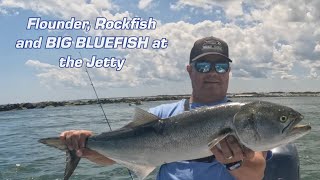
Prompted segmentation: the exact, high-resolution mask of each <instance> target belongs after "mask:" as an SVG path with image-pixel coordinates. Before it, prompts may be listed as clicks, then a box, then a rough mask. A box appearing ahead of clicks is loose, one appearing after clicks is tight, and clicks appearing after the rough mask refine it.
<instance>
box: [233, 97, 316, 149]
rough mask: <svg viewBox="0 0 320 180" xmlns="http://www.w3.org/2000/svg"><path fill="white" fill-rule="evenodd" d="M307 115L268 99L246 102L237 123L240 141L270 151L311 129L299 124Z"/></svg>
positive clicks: (236, 130)
mask: <svg viewBox="0 0 320 180" xmlns="http://www.w3.org/2000/svg"><path fill="white" fill-rule="evenodd" d="M302 119H303V116H302V115H301V114H300V113H299V112H297V111H295V110H293V109H292V108H290V107H287V106H282V105H279V104H274V103H270V102H265V101H255V102H250V103H247V104H245V105H243V106H242V107H241V109H240V111H239V112H238V113H237V114H235V116H234V119H233V125H234V128H235V129H234V130H235V133H236V134H237V136H238V138H239V140H240V142H241V143H242V144H243V145H245V146H246V147H248V148H250V149H252V150H255V151H266V150H270V149H272V148H274V147H277V146H279V145H282V144H287V143H289V142H291V141H293V140H296V139H298V138H300V137H302V136H304V135H305V134H307V133H308V132H310V130H311V126H310V125H298V123H299V122H300V121H301V120H302Z"/></svg>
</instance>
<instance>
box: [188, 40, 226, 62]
mask: <svg viewBox="0 0 320 180" xmlns="http://www.w3.org/2000/svg"><path fill="white" fill-rule="evenodd" d="M209 54H215V55H219V56H222V57H224V58H226V60H228V61H229V62H232V61H231V59H229V50H228V44H227V43H226V42H224V41H223V40H221V39H219V38H216V37H212V36H211V37H205V38H202V39H199V40H197V41H196V42H195V43H194V45H193V47H192V49H191V53H190V61H189V63H191V62H193V61H195V60H197V59H199V58H201V57H204V56H206V55H209Z"/></svg>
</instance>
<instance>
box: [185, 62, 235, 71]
mask: <svg viewBox="0 0 320 180" xmlns="http://www.w3.org/2000/svg"><path fill="white" fill-rule="evenodd" d="M191 65H192V66H193V67H194V68H195V69H196V71H198V72H199V73H209V72H210V71H211V70H212V69H213V68H214V70H215V71H216V72H217V73H218V74H223V73H226V72H228V70H229V66H230V65H229V63H228V62H210V61H195V62H192V63H191Z"/></svg>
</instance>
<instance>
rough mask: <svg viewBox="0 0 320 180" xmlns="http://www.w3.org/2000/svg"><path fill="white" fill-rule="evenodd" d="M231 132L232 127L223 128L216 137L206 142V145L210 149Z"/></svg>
mask: <svg viewBox="0 0 320 180" xmlns="http://www.w3.org/2000/svg"><path fill="white" fill-rule="evenodd" d="M231 133H232V129H230V128H226V129H223V130H222V131H221V132H220V133H219V135H218V136H217V137H214V139H213V140H212V141H210V142H209V143H208V146H209V148H210V149H212V148H213V147H214V146H215V145H217V144H218V143H219V142H220V141H221V140H222V139H224V138H225V137H227V136H228V135H230V134H231Z"/></svg>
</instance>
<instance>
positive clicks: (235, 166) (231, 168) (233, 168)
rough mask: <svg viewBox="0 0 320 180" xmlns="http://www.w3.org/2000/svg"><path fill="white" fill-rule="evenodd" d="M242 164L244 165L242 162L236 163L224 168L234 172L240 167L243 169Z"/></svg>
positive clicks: (226, 165)
mask: <svg viewBox="0 0 320 180" xmlns="http://www.w3.org/2000/svg"><path fill="white" fill-rule="evenodd" d="M241 164H242V160H240V161H236V162H232V163H228V164H224V166H225V167H226V168H227V169H228V170H229V171H233V170H235V169H238V168H239V167H241Z"/></svg>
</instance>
